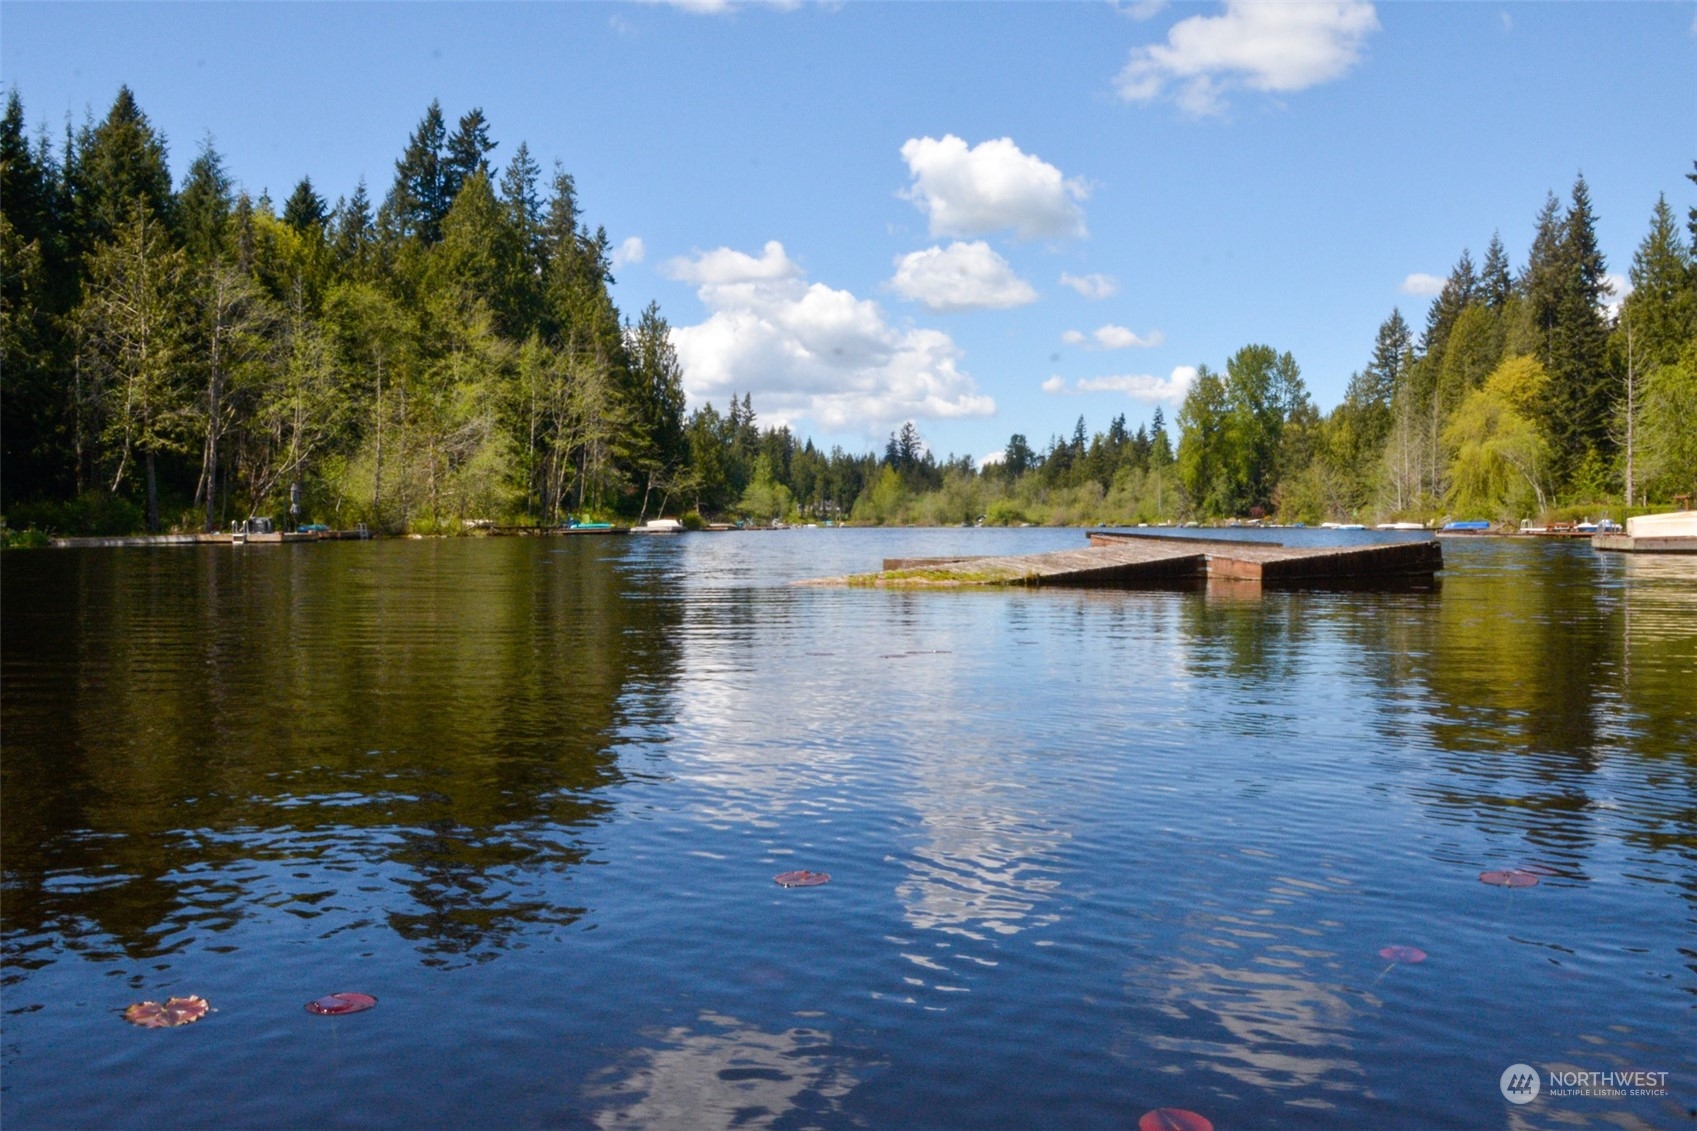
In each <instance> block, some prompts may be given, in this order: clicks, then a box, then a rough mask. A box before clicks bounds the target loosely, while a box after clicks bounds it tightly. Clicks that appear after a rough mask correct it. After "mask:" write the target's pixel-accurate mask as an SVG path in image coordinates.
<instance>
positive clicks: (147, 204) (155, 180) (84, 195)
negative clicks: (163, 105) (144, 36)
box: [71, 86, 172, 249]
mask: <svg viewBox="0 0 1697 1131" xmlns="http://www.w3.org/2000/svg"><path fill="white" fill-rule="evenodd" d="M71 188H72V192H73V197H74V199H75V201H76V204H77V224H78V229H79V230H78V232H77V233H76V234H77V236H78V237H79V238H80V246H81V247H82V248H84V249H89V248H92V247H94V246H95V245H96V244H98V243H101V242H103V241H106V240H109V239H111V238H112V237H113V235H114V234H115V233H116V232H117V231H118V229H119V228H121V227H123V226H125V225H126V224H128V223H129V221H130V219H131V216H132V213H133V211H134V209H135V208H136V207H137V205H138V203H139V205H140V207H141V208H143V209H144V210H145V211H146V212H147V213H148V214H149V215H150V216H152V217H153V218H154V219H157V220H161V221H169V220H170V218H171V203H172V201H171V172H170V168H169V166H168V165H167V164H166V155H165V139H164V138H163V137H162V136H160V135H159V134H157V133H155V132H154V130H153V126H152V125H151V124H150V123H149V122H148V120H147V115H146V114H143V113H142V112H141V107H140V106H138V105H137V104H136V99H135V95H134V94H132V93H131V92H130V88H129V87H127V86H123V87H119V88H118V97H117V98H116V99H114V100H113V102H112V109H111V110H109V111H108V112H107V114H106V118H105V120H104V121H102V122H101V123H100V124H99V125H98V126H93V127H85V128H84V130H83V132H82V133H81V135H80V136H79V137H78V144H77V154H76V162H75V183H74V184H73V185H72V186H71Z"/></svg>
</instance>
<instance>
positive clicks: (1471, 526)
mask: <svg viewBox="0 0 1697 1131" xmlns="http://www.w3.org/2000/svg"><path fill="white" fill-rule="evenodd" d="M1439 529H1440V530H1447V531H1449V532H1450V533H1451V534H1483V533H1485V532H1486V531H1487V530H1489V529H1491V523H1490V520H1488V519H1483V518H1473V519H1467V520H1465V521H1462V522H1446V523H1444V524H1443V526H1441V527H1439Z"/></svg>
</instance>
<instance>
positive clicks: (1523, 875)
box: [1479, 868, 1538, 888]
mask: <svg viewBox="0 0 1697 1131" xmlns="http://www.w3.org/2000/svg"><path fill="white" fill-rule="evenodd" d="M1479 880H1480V882H1481V883H1487V884H1491V885H1493V886H1495V887H1499V888H1529V887H1531V886H1532V885H1533V884H1536V883H1537V882H1538V877H1537V876H1535V875H1533V874H1532V873H1531V872H1527V871H1523V870H1521V869H1519V868H1512V869H1510V870H1509V871H1506V872H1480V873H1479Z"/></svg>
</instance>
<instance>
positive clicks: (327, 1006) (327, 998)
mask: <svg viewBox="0 0 1697 1131" xmlns="http://www.w3.org/2000/svg"><path fill="white" fill-rule="evenodd" d="M376 1004H377V999H376V998H374V997H372V996H371V995H370V994H354V993H346V994H325V995H324V996H323V997H321V998H319V999H318V1000H317V1001H309V1002H307V1003H306V1011H307V1012H308V1013H316V1014H318V1015H319V1016H320V1017H340V1016H341V1015H342V1014H344V1013H363V1012H365V1011H366V1010H368V1009H370V1008H371V1007H372V1006H374V1005H376Z"/></svg>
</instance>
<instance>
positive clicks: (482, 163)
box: [441, 109, 496, 207]
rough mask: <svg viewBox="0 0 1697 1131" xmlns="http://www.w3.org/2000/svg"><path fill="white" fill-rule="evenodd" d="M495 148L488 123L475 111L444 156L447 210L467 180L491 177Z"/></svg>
mask: <svg viewBox="0 0 1697 1131" xmlns="http://www.w3.org/2000/svg"><path fill="white" fill-rule="evenodd" d="M495 145H496V143H495V142H493V141H491V140H490V139H489V123H488V122H487V121H485V120H484V117H483V111H482V110H481V109H473V110H472V111H471V112H470V113H468V114H466V115H465V116H464V117H462V118H461V119H460V124H459V128H457V129H456V130H454V133H453V136H452V137H450V138H449V139H448V143H447V147H446V149H445V150H444V151H443V154H442V165H441V168H442V195H443V198H444V204H445V205H446V206H447V207H452V206H453V203H454V198H455V197H457V196H458V195H459V194H460V188H461V187H462V186H463V185H464V184H465V182H466V180H467V178H469V177H471V176H472V175H474V174H476V173H482V174H483V175H484V176H485V177H487V176H488V175H489V154H490V153H492V152H494V150H495Z"/></svg>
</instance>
